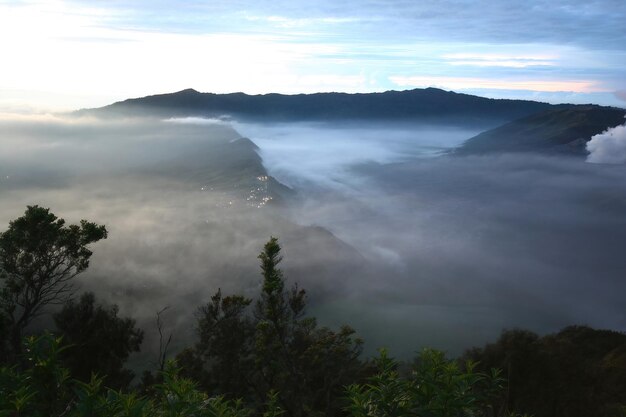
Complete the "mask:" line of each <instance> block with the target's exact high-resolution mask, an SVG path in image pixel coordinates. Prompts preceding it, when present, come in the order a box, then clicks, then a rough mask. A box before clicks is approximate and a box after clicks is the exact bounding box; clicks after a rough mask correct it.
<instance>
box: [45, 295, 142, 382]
mask: <svg viewBox="0 0 626 417" xmlns="http://www.w3.org/2000/svg"><path fill="white" fill-rule="evenodd" d="M53 317H54V322H55V324H56V327H57V329H58V331H59V334H61V335H62V336H63V340H64V341H65V342H66V343H68V344H69V348H68V349H66V350H65V351H64V352H63V354H62V358H63V363H64V365H65V366H67V368H68V369H69V370H70V372H71V375H72V376H73V377H74V378H77V379H79V380H81V381H84V382H87V381H89V380H90V378H91V375H92V374H94V373H95V374H98V375H101V376H103V378H104V382H105V384H106V386H107V387H110V388H124V387H126V386H128V384H129V383H130V381H131V380H132V378H133V374H132V372H130V371H128V370H126V369H124V368H123V366H124V362H125V361H126V359H128V356H129V354H130V353H131V352H138V351H139V348H140V345H141V341H142V340H143V331H142V330H140V329H137V328H135V320H133V319H130V318H122V317H118V308H117V306H116V305H113V306H111V307H109V308H105V307H103V306H102V305H96V298H95V295H94V294H93V293H85V294H83V295H82V297H81V298H80V301H79V302H74V301H69V302H67V303H66V304H65V305H64V306H63V309H62V310H61V311H59V312H57V313H55V314H54V315H53Z"/></svg>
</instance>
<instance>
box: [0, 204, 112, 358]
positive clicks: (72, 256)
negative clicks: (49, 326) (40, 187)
mask: <svg viewBox="0 0 626 417" xmlns="http://www.w3.org/2000/svg"><path fill="white" fill-rule="evenodd" d="M106 237H107V230H106V228H105V226H101V225H98V224H95V223H91V222H88V221H86V220H81V222H80V225H69V226H66V225H65V220H63V219H59V218H57V217H56V216H55V215H54V214H52V213H50V209H47V208H43V207H39V206H28V207H27V209H26V212H25V213H24V215H23V216H22V217H20V218H18V219H15V220H13V221H11V222H10V223H9V228H8V229H7V230H6V231H5V232H3V233H0V282H2V284H3V285H2V287H1V289H0V291H1V292H0V311H2V313H3V316H4V320H5V321H6V322H7V327H8V328H9V329H10V331H9V333H10V342H9V343H10V346H11V349H12V350H13V354H14V355H15V354H18V353H19V352H20V351H21V349H20V344H21V340H22V334H23V331H24V329H25V328H26V326H28V325H29V324H30V323H31V322H32V320H33V319H34V318H36V317H37V316H38V315H40V314H41V313H42V309H43V308H44V307H45V306H47V305H50V304H62V303H63V302H64V301H66V299H67V298H68V297H69V296H70V295H71V294H72V292H73V285H72V279H73V278H74V277H75V276H76V275H78V274H80V273H81V272H83V271H84V270H85V269H87V267H88V266H89V259H90V258H91V255H92V252H91V251H90V250H89V249H88V248H87V246H88V245H89V244H91V243H94V242H97V241H99V240H100V239H105V238H106Z"/></svg>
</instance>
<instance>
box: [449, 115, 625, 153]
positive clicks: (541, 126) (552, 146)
mask: <svg viewBox="0 0 626 417" xmlns="http://www.w3.org/2000/svg"><path fill="white" fill-rule="evenodd" d="M625 115H626V110H624V109H618V108H614V107H601V106H593V105H587V106H575V107H566V108H558V109H552V110H548V111H545V112H542V113H538V114H534V115H531V116H528V117H525V118H523V119H519V120H515V121H513V122H510V123H507V124H505V125H502V126H500V127H497V128H495V129H492V130H489V131H487V132H483V133H481V134H479V135H477V136H474V137H473V138H471V139H469V140H467V141H466V142H465V143H464V144H463V145H462V146H461V147H460V148H458V149H456V150H455V152H454V153H455V154H461V155H465V154H482V153H490V152H542V153H546V152H548V153H568V154H575V155H576V154H577V155H584V154H585V153H586V151H585V145H586V143H587V141H589V139H591V137H592V136H593V135H596V134H598V133H602V132H603V131H605V130H607V129H609V128H612V127H615V126H619V125H621V124H623V123H624V122H625V121H626V120H624V116H625Z"/></svg>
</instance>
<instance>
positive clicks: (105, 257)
mask: <svg viewBox="0 0 626 417" xmlns="http://www.w3.org/2000/svg"><path fill="white" fill-rule="evenodd" d="M476 133H478V132H476V131H472V130H463V129H458V128H450V127H447V126H419V125H401V126H398V125H385V124H376V123H365V122H364V123H361V124H321V123H320V124H314V123H305V124H303V123H283V124H270V123H268V124H260V123H255V124H253V123H238V122H233V123H226V122H220V121H215V120H205V119H183V120H167V121H163V120H157V119H127V120H113V119H110V120H106V121H103V120H97V119H91V118H79V119H76V118H64V117H44V118H24V117H22V118H19V119H15V118H6V117H4V118H0V224H2V225H6V224H8V222H9V220H11V219H14V218H16V217H18V216H19V215H20V214H21V213H23V211H24V209H25V206H26V205H27V204H39V205H42V206H45V207H50V208H51V210H52V211H53V212H54V213H56V214H57V215H59V216H60V217H64V218H65V219H67V220H68V222H77V221H79V220H80V219H82V218H86V219H89V220H92V221H96V222H98V223H103V224H106V225H107V228H108V229H109V231H110V234H109V238H108V239H107V240H106V241H102V242H98V243H97V244H96V245H94V247H93V251H94V256H93V258H92V262H91V266H90V268H89V270H88V271H87V272H86V273H85V274H83V275H82V276H80V277H79V279H78V280H77V284H78V286H79V290H81V291H84V290H90V291H94V292H95V293H96V295H97V296H98V298H99V299H100V300H102V301H105V302H108V303H116V304H118V305H119V306H120V313H121V314H123V315H130V316H133V317H135V318H136V319H137V321H138V324H139V325H140V326H142V327H143V328H145V329H146V334H147V337H146V341H145V342H144V347H143V349H144V351H145V352H147V355H148V356H149V355H151V354H152V352H154V350H156V349H158V341H157V340H156V339H155V338H156V328H155V325H154V318H155V313H156V311H159V310H161V309H162V308H163V307H165V306H169V307H170V308H169V309H168V310H167V316H166V317H164V319H165V322H166V326H167V329H166V330H167V331H171V332H173V333H174V349H178V348H181V347H183V346H185V345H189V344H191V343H193V341H194V312H195V310H196V308H197V306H199V305H201V304H203V303H205V302H207V301H208V300H209V298H210V296H211V295H212V294H213V293H214V292H215V291H217V289H218V288H221V289H222V291H223V292H224V293H243V294H245V295H246V296H249V297H254V296H255V295H256V294H258V291H259V290H260V285H259V284H260V274H259V268H258V262H257V261H258V260H257V259H256V255H257V254H258V253H259V251H260V250H261V248H262V245H263V243H264V242H265V241H267V239H268V238H269V236H271V235H273V236H277V237H279V239H280V241H281V243H282V245H283V254H284V262H283V267H284V270H285V275H286V277H287V279H288V280H289V281H290V282H292V283H293V282H298V283H299V284H300V286H302V287H304V288H306V289H307V290H308V293H309V303H310V310H309V311H310V312H311V313H312V314H314V315H315V316H316V317H318V319H319V322H320V323H321V324H324V325H329V326H337V325H340V324H343V323H347V324H350V325H352V326H353V327H355V328H356V330H357V331H358V332H359V334H360V335H361V336H363V337H364V338H365V340H366V347H367V349H366V350H367V352H368V353H371V352H373V351H374V350H375V349H376V348H377V347H380V346H387V347H389V349H390V351H391V352H392V353H393V354H395V355H397V356H399V357H404V358H408V357H410V356H411V355H412V354H413V353H414V352H415V351H416V350H418V349H419V348H420V347H423V346H432V347H436V348H441V349H445V350H447V351H449V352H450V353H451V354H458V353H460V352H461V351H462V350H463V349H464V348H467V347H470V346H472V345H477V344H482V343H485V342H487V341H490V340H493V339H494V338H495V337H497V335H498V334H499V333H500V331H501V330H502V329H503V328H510V327H524V328H529V329H531V330H534V331H537V332H540V333H545V332H550V331H554V330H558V329H559V328H560V327H563V326H566V325H569V324H588V325H592V326H597V327H603V328H612V329H618V330H626V311H625V310H624V309H623V297H622V295H623V294H624V293H626V280H624V279H623V277H624V276H625V275H626V263H625V262H624V261H623V254H622V252H623V248H624V247H626V216H624V213H626V167H625V166H624V165H601V164H588V163H585V162H584V160H576V159H571V158H558V157H543V156H539V155H491V156H467V157H450V156H447V155H446V154H445V151H446V150H447V149H449V148H451V147H454V146H457V145H458V144H460V143H462V141H463V140H465V139H467V138H469V137H471V136H473V135H475V134H476ZM242 136H244V137H247V138H250V139H251V140H252V141H253V142H254V143H255V144H256V145H257V146H258V149H257V151H258V153H259V155H260V156H261V157H262V161H263V165H264V166H265V168H266V169H267V170H268V172H269V174H270V175H272V176H274V177H276V178H277V179H278V180H279V181H280V182H282V183H284V184H286V185H288V186H289V187H291V188H292V190H293V191H294V192H293V194H290V195H288V196H287V197H286V198H285V199H284V201H283V203H282V204H278V205H272V204H269V205H267V206H264V207H260V208H259V207H258V206H256V205H250V204H249V201H248V200H247V198H246V193H247V192H248V191H249V190H247V189H242V188H241V187H244V188H245V186H246V185H245V184H246V183H245V182H241V181H238V182H233V181H230V179H231V178H232V177H233V176H238V175H244V174H245V175H247V174H246V172H245V171H246V166H243V165H242V166H239V165H238V166H236V167H234V168H233V169H230V170H229V169H228V167H226V168H224V166H222V165H223V164H222V165H220V164H218V163H217V162H222V163H223V162H224V160H225V159H224V158H221V155H222V154H220V153H219V152H222V153H223V152H225V149H226V150H228V149H230V148H229V146H230V145H232V144H237V143H240V142H238V141H240V138H241V137H242ZM224 155H230V156H228V158H233V155H232V153H230V154H229V153H224ZM235 156H236V155H235ZM233 160H235V161H237V158H235V159H233ZM239 162H241V161H239ZM218 165H219V169H217V168H215V167H216V166H218ZM216 169H217V171H216ZM251 175H256V174H251ZM205 178H210V179H212V180H214V181H218V182H219V183H221V184H223V185H225V186H227V187H232V189H231V190H229V189H227V188H226V189H225V188H224V187H222V188H219V187H213V186H207V184H205V183H203V182H202V180H203V179H205ZM241 184H244V185H241ZM154 355H156V354H154ZM148 359H149V358H148ZM148 359H146V358H144V359H143V360H144V362H145V361H147V360H148ZM137 366H140V365H137Z"/></svg>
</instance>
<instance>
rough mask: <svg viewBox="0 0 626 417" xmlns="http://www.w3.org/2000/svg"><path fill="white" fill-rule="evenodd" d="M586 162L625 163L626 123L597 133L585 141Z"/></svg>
mask: <svg viewBox="0 0 626 417" xmlns="http://www.w3.org/2000/svg"><path fill="white" fill-rule="evenodd" d="M587 151H588V152H589V156H587V162H592V163H597V164H625V163H626V124H623V125H621V126H617V127H614V128H611V129H608V130H607V131H605V132H602V133H599V134H597V135H595V136H593V137H592V138H591V140H590V141H589V142H587Z"/></svg>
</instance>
